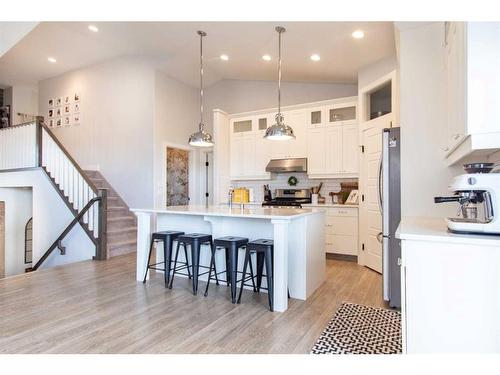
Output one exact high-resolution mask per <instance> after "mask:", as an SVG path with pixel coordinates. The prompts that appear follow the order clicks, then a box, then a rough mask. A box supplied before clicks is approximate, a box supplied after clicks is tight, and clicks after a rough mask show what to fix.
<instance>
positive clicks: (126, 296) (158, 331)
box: [0, 254, 383, 353]
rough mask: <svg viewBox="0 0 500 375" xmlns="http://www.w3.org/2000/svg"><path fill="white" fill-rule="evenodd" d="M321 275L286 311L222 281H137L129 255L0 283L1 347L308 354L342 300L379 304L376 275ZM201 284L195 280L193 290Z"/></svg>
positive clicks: (345, 269)
mask: <svg viewBox="0 0 500 375" xmlns="http://www.w3.org/2000/svg"><path fill="white" fill-rule="evenodd" d="M327 277H328V279H327V281H326V282H325V283H324V284H323V285H322V286H321V287H320V288H319V289H318V290H317V291H316V292H315V293H314V294H313V295H312V296H311V297H310V298H309V299H308V300H307V301H299V300H294V299H290V302H289V309H288V310H287V311H286V312H285V313H273V312H270V311H269V310H268V309H267V295H266V294H262V295H260V296H259V295H258V294H256V293H253V292H251V291H248V292H247V291H245V292H244V293H243V297H242V303H241V305H233V304H231V303H230V301H229V300H228V295H229V289H228V288H227V287H226V286H222V285H221V286H215V285H213V287H211V289H210V292H209V293H210V294H209V296H208V297H207V298H204V297H203V293H199V295H198V296H193V295H192V293H191V292H190V285H189V284H188V281H187V279H180V278H178V279H176V280H175V284H174V288H173V289H172V290H168V289H165V288H164V286H163V278H162V277H161V275H154V276H153V277H152V278H151V280H150V281H149V282H148V283H147V284H146V285H143V284H142V283H138V282H136V281H135V254H129V255H123V256H119V257H115V258H112V259H109V260H106V261H86V262H80V263H75V264H71V265H67V266H63V267H57V268H52V269H49V270H42V271H37V272H33V273H31V274H24V275H20V276H16V277H11V278H7V279H4V280H0V353H308V352H309V350H310V348H311V347H312V345H313V344H314V342H315V341H316V338H317V337H318V336H319V334H320V333H321V331H322V330H323V329H324V327H325V326H326V324H327V322H328V321H329V320H330V318H331V316H332V315H333V313H334V312H335V310H336V309H337V308H338V307H339V305H340V304H341V303H342V302H344V301H346V302H354V303H361V304H366V305H371V306H383V301H382V290H381V283H382V281H381V276H380V275H379V274H377V273H375V272H373V271H371V270H369V269H367V268H365V267H361V266H358V265H357V264H355V263H352V262H345V261H338V260H330V259H329V260H327ZM201 289H202V285H201V284H200V290H201Z"/></svg>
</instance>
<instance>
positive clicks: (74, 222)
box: [32, 197, 102, 271]
mask: <svg viewBox="0 0 500 375" xmlns="http://www.w3.org/2000/svg"><path fill="white" fill-rule="evenodd" d="M101 199H102V198H101V197H95V198H92V199H91V200H89V202H88V203H87V204H86V205H85V207H84V208H83V210H81V211H80V213H79V214H78V215H76V216H75V218H74V219H73V220H72V221H71V223H69V225H68V226H67V227H66V229H64V231H63V232H62V233H61V234H60V235H59V237H57V240H55V241H54V243H53V244H52V245H51V246H50V247H49V249H48V250H47V251H46V252H45V254H43V255H42V257H41V258H40V259H39V260H38V262H36V264H35V265H34V266H33V268H32V271H36V270H37V269H38V267H40V266H41V265H42V264H43V262H45V259H47V258H48V256H49V255H50V254H52V252H53V251H54V249H55V248H56V247H57V246H58V245H59V243H60V242H61V241H62V240H63V239H64V237H66V235H67V234H68V233H69V232H70V231H71V229H72V228H73V227H74V226H75V225H76V224H77V223H78V222H79V221H80V220H81V219H82V217H83V215H85V213H87V211H88V210H89V209H90V208H91V207H92V206H93V205H94V203H96V202H98V201H100V200H101Z"/></svg>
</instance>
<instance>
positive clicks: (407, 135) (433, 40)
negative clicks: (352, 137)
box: [399, 22, 461, 217]
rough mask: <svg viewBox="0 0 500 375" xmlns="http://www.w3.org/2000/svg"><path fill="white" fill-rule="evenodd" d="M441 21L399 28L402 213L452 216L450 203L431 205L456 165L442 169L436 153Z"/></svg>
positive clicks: (442, 103)
mask: <svg viewBox="0 0 500 375" xmlns="http://www.w3.org/2000/svg"><path fill="white" fill-rule="evenodd" d="M443 27H444V25H443V23H440V22H436V23H431V24H424V25H422V26H417V27H412V28H407V29H404V30H402V31H400V35H399V41H400V46H399V52H400V61H399V66H400V116H401V201H402V202H401V211H402V215H403V216H434V217H444V216H450V215H455V213H456V205H453V204H441V205H437V204H435V203H434V201H433V198H434V196H437V195H445V194H447V193H448V191H447V186H448V183H449V182H450V179H451V178H452V177H453V176H455V175H457V174H459V173H461V168H460V167H455V168H448V167H447V166H446V165H445V163H444V160H443V157H442V154H441V152H440V145H441V142H440V141H441V139H443V138H442V134H444V133H443V132H444V131H445V130H446V95H445V93H446V92H445V84H446V76H445V71H444V69H443V62H444V48H443V38H444V29H443Z"/></svg>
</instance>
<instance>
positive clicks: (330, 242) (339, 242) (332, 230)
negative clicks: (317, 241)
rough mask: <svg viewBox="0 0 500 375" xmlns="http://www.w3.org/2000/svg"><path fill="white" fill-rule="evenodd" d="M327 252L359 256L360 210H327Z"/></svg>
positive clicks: (353, 208)
mask: <svg viewBox="0 0 500 375" xmlns="http://www.w3.org/2000/svg"><path fill="white" fill-rule="evenodd" d="M325 225H326V228H325V251H326V252H327V253H333V254H342V255H354V256H357V255H358V208H357V207H345V208H344V207H342V208H339V207H331V208H327V209H326V223H325Z"/></svg>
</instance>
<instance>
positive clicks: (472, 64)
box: [442, 22, 500, 165]
mask: <svg viewBox="0 0 500 375" xmlns="http://www.w3.org/2000/svg"><path fill="white" fill-rule="evenodd" d="M444 48H445V69H446V94H447V104H446V113H447V128H446V134H445V136H444V139H443V140H442V151H443V154H444V157H445V160H446V162H447V164H448V165H452V164H455V163H457V162H460V161H462V160H463V159H465V158H469V159H470V157H471V156H472V157H473V156H476V155H477V156H479V157H480V158H481V160H484V159H485V157H487V155H489V154H492V153H494V152H496V151H498V150H499V149H500V125H499V124H500V107H499V106H498V102H499V101H500V72H499V70H498V66H499V64H500V24H499V23H495V22H447V23H446V24H445V46H444Z"/></svg>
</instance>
